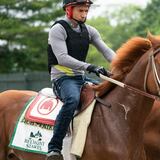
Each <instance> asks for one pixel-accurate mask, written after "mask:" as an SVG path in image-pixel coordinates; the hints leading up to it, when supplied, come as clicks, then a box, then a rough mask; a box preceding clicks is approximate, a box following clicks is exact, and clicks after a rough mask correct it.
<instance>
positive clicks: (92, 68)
mask: <svg viewBox="0 0 160 160" xmlns="http://www.w3.org/2000/svg"><path fill="white" fill-rule="evenodd" d="M87 71H88V72H89V73H91V72H92V73H95V74H96V75H97V76H98V77H99V74H103V75H105V76H108V77H109V76H111V73H110V72H109V71H107V70H105V69H104V67H101V66H95V65H92V64H91V65H89V66H88V68H87Z"/></svg>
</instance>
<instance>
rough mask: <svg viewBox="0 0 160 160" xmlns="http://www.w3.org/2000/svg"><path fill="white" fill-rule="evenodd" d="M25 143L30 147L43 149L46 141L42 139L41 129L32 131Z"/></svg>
mask: <svg viewBox="0 0 160 160" xmlns="http://www.w3.org/2000/svg"><path fill="white" fill-rule="evenodd" d="M24 143H25V145H26V147H27V148H28V149H34V150H40V151H42V149H43V147H44V145H45V142H44V141H43V140H42V134H41V133H40V131H38V132H36V133H33V132H30V135H29V138H25V140H24Z"/></svg>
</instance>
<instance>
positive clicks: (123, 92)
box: [0, 34, 160, 160]
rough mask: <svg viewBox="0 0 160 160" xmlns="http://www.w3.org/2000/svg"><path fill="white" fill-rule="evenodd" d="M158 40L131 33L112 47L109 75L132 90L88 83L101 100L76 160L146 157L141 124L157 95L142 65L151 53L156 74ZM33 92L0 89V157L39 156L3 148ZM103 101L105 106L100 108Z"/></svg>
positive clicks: (159, 57)
mask: <svg viewBox="0 0 160 160" xmlns="http://www.w3.org/2000/svg"><path fill="white" fill-rule="evenodd" d="M159 44H160V39H158V38H157V37H156V36H153V35H151V34H149V36H148V38H147V39H145V38H141V37H135V38H132V39H130V40H128V41H127V42H126V43H125V44H124V45H122V47H120V49H118V50H117V56H116V57H115V59H114V60H113V62H112V64H111V70H112V73H113V75H112V77H111V78H113V79H117V80H121V81H122V82H123V83H124V84H126V85H128V86H131V87H132V88H134V89H136V91H135V90H134V89H133V90H132V89H128V88H122V87H120V86H115V85H111V84H110V83H109V82H107V81H104V82H102V83H101V84H99V85H98V86H95V87H93V89H94V90H95V91H97V93H98V95H99V96H100V98H101V102H102V101H103V103H100V102H96V104H95V107H94V111H93V115H92V120H91V123H90V125H89V127H88V133H87V138H86V143H85V147H84V152H83V154H82V157H81V158H79V159H80V160H89V159H91V160H146V153H145V150H144V143H143V134H144V124H145V120H146V118H147V116H148V115H149V113H150V111H151V109H152V106H153V103H154V101H155V97H156V96H158V90H157V86H156V82H155V81H154V74H153V69H152V67H151V66H150V65H149V67H147V66H148V65H147V64H149V63H148V61H149V60H150V57H152V59H153V61H154V62H155V65H156V68H155V69H156V71H157V72H156V73H157V75H158V76H159V75H160V51H159V47H160V46H159ZM146 68H148V69H146ZM146 70H147V72H146ZM144 81H145V82H144ZM144 84H145V85H144ZM144 86H145V87H144ZM108 88H109V89H108ZM138 91H139V92H138ZM142 93H143V94H142ZM36 94H37V93H35V92H31V93H30V92H29V91H28V92H27V91H18V90H12V91H10V90H8V91H4V92H2V93H0V102H1V103H0V121H1V130H0V148H1V150H0V159H2V160H8V159H11V160H12V159H13V160H25V159H30V160H37V159H38V160H42V159H43V160H44V159H45V156H44V155H41V154H36V153H28V152H24V151H20V150H16V149H13V148H9V147H8V144H9V141H10V139H11V134H12V132H13V129H14V127H15V123H16V120H17V118H18V116H19V114H20V112H21V110H22V108H23V106H24V104H25V103H26V102H27V101H28V100H29V99H30V98H31V96H33V95H36ZM105 102H106V103H109V104H110V105H111V108H106V107H105ZM64 147H65V146H64Z"/></svg>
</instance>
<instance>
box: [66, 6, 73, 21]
mask: <svg viewBox="0 0 160 160" xmlns="http://www.w3.org/2000/svg"><path fill="white" fill-rule="evenodd" d="M66 15H67V17H68V18H69V19H72V17H73V6H67V7H66Z"/></svg>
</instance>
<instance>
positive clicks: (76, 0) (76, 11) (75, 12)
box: [63, 0, 93, 23]
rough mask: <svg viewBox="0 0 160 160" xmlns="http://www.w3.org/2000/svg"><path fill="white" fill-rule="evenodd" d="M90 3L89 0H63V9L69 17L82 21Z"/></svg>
mask: <svg viewBox="0 0 160 160" xmlns="http://www.w3.org/2000/svg"><path fill="white" fill-rule="evenodd" d="M91 4H93V2H92V1H90V0H63V9H64V10H65V12H66V15H67V17H68V18H69V19H73V20H75V21H77V22H78V23H84V22H85V21H86V18H87V14H88V10H89V7H90V5H91Z"/></svg>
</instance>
